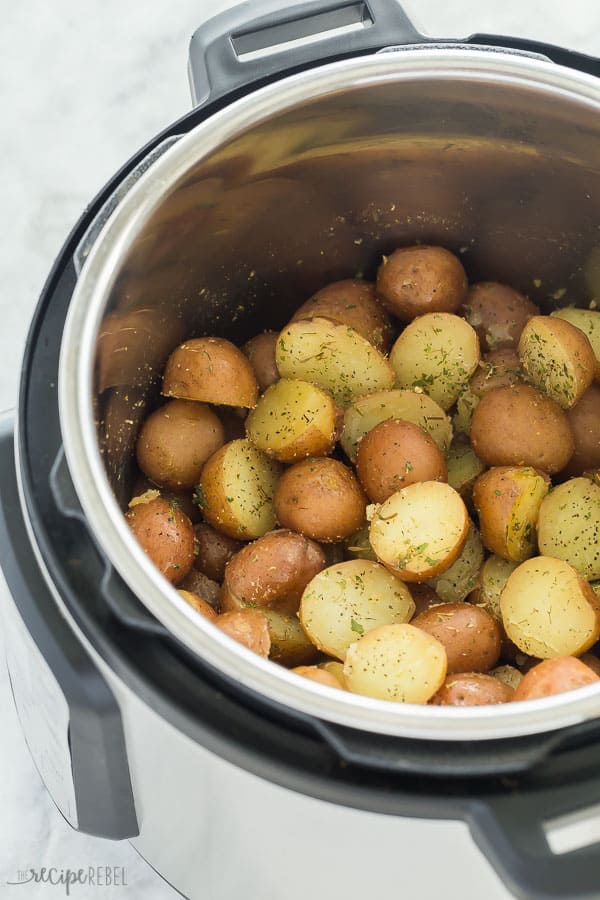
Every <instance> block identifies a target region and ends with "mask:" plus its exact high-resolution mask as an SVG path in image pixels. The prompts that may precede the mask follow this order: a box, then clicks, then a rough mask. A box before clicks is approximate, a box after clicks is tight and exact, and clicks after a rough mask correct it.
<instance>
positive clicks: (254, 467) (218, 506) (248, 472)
mask: <svg viewBox="0 0 600 900" xmlns="http://www.w3.org/2000/svg"><path fill="white" fill-rule="evenodd" d="M280 472H281V467H280V465H279V463H277V462H275V461H274V460H272V459H269V457H268V456H266V455H265V454H264V453H262V451H261V450H258V449H257V448H256V447H254V446H253V445H252V444H251V443H250V441H247V440H237V441H231V442H230V443H229V444H225V445H224V446H223V447H221V449H220V450H217V452H216V453H215V454H213V456H211V458H210V459H209V460H208V462H207V463H205V465H204V468H203V469H202V474H201V476H200V484H199V486H198V487H197V488H196V502H197V503H198V505H199V506H200V508H201V510H202V514H203V516H204V518H205V519H206V521H207V522H208V523H209V525H212V526H213V527H214V528H216V529H217V531H222V532H223V534H226V535H229V537H232V538H236V539H238V540H247V541H249V540H252V539H253V538H258V537H261V536H262V535H263V534H266V533H267V531H271V530H272V529H273V528H274V527H275V507H274V505H273V497H274V494H275V487H276V485H277V480H278V478H279V474H280Z"/></svg>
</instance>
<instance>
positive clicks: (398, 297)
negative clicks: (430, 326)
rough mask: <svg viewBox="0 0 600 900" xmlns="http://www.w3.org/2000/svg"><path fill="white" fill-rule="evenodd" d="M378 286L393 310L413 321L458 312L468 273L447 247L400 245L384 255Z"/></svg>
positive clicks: (379, 295) (462, 299)
mask: <svg viewBox="0 0 600 900" xmlns="http://www.w3.org/2000/svg"><path fill="white" fill-rule="evenodd" d="M375 289H376V292H377V296H378V297H379V299H380V300H381V302H382V303H383V305H384V307H385V308H386V309H387V310H388V311H389V312H391V313H392V314H393V315H394V316H396V317H397V318H398V319H400V320H401V321H402V322H410V321H412V319H414V318H415V317H416V316H421V315H423V313H428V312H450V313H454V312H456V311H457V310H458V309H459V308H460V306H461V305H462V303H463V302H464V300H465V298H466V295H467V276H466V274H465V270H464V269H463V267H462V265H461V263H460V260H459V259H458V258H457V257H456V256H455V255H454V254H453V253H450V251H449V250H446V249H445V248H444V247H431V246H425V245H423V246H420V245H419V246H414V247H400V248H399V249H398V250H394V252H393V253H392V254H391V255H390V256H389V257H387V258H386V257H384V259H383V262H382V264H381V265H380V267H379V270H378V272H377V283H376V287H375Z"/></svg>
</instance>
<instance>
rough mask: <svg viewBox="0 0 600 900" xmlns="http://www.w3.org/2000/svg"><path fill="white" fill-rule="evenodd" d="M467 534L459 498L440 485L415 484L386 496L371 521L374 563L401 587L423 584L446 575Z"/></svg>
mask: <svg viewBox="0 0 600 900" xmlns="http://www.w3.org/2000/svg"><path fill="white" fill-rule="evenodd" d="M468 533H469V516H468V513H467V508H466V506H465V504H464V502H463V501H462V499H461V497H460V495H459V494H458V493H457V492H456V491H455V490H454V489H453V488H451V487H450V486H449V485H448V484H444V483H443V482H441V481H421V482H419V483H418V484H410V485H409V486H408V487H405V488H403V489H402V490H401V491H397V492H396V493H395V494H392V496H391V497H389V498H388V499H387V500H386V501H385V503H382V504H381V506H379V507H378V508H377V509H376V511H375V513H374V515H373V518H372V520H371V527H370V529H369V540H370V542H371V546H372V547H373V550H374V551H375V553H376V555H377V558H378V559H380V560H381V562H382V563H383V564H384V565H385V566H386V567H387V568H388V569H390V571H392V572H394V574H396V575H398V577H399V578H402V579H404V580H405V581H427V580H429V579H431V578H433V577H434V576H436V575H440V574H441V573H442V572H444V571H446V569H449V568H450V566H451V565H452V563H453V562H454V560H455V559H456V558H457V557H458V555H459V554H460V552H461V551H462V549H463V547H464V545H465V543H466V540H467V536H468Z"/></svg>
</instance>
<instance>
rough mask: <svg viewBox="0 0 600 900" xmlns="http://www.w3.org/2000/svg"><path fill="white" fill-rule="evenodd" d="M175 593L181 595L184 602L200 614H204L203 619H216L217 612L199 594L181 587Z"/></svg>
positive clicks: (210, 620) (211, 620)
mask: <svg viewBox="0 0 600 900" xmlns="http://www.w3.org/2000/svg"><path fill="white" fill-rule="evenodd" d="M177 593H178V594H179V595H180V596H181V597H183V599H184V600H185V602H186V603H189V605H190V606H191V607H193V608H194V609H195V610H196V612H198V613H200V615H201V616H204V618H205V619H208V621H209V622H214V621H216V619H217V613H216V612H215V610H214V609H213V608H212V606H211V605H210V603H207V602H206V600H204V599H203V598H202V597H201V596H200V595H199V594H193V593H192V592H191V591H184V590H181V589H180V590H179V591H178V592H177Z"/></svg>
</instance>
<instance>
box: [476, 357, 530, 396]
mask: <svg viewBox="0 0 600 900" xmlns="http://www.w3.org/2000/svg"><path fill="white" fill-rule="evenodd" d="M522 381H523V370H522V369H521V361H520V359H519V354H518V353H517V351H516V350H513V349H511V348H505V349H503V350H494V351H493V352H491V353H487V354H486V355H485V356H483V357H482V358H481V361H480V363H479V366H478V367H477V369H476V370H475V372H474V373H473V375H472V376H471V381H470V382H469V389H470V390H471V391H473V393H474V394H475V395H476V396H477V397H483V395H484V394H487V393H488V391H494V390H496V388H500V387H510V386H511V385H512V384H518V383H519V382H522Z"/></svg>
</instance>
